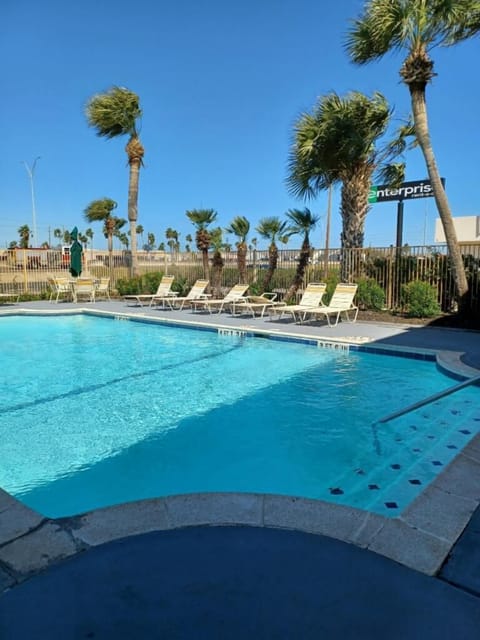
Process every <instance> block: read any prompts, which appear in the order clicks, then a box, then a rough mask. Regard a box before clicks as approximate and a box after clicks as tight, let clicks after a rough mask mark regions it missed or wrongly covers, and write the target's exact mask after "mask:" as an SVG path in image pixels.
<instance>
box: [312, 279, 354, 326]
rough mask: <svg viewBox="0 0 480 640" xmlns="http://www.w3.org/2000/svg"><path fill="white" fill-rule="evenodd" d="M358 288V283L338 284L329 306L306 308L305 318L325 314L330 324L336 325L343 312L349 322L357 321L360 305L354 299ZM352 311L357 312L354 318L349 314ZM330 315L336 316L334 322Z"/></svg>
mask: <svg viewBox="0 0 480 640" xmlns="http://www.w3.org/2000/svg"><path fill="white" fill-rule="evenodd" d="M357 288H358V285H356V284H347V283H344V282H341V283H340V284H337V286H336V288H335V291H334V292H333V296H332V299H331V300H330V303H329V304H328V306H326V307H319V308H318V309H308V310H306V311H305V313H304V319H305V318H306V317H309V316H311V317H312V318H313V319H314V318H320V317H322V316H325V318H326V320H327V322H328V326H329V327H335V326H336V325H337V324H338V321H339V320H340V317H341V315H342V313H343V314H345V319H346V321H347V322H355V321H356V319H357V315H358V307H357V306H356V305H354V304H353V299H354V297H355V294H356V293H357ZM351 311H353V312H354V313H355V315H354V318H353V320H350V316H349V312H351ZM330 316H335V322H334V323H333V324H332V321H331V320H330Z"/></svg>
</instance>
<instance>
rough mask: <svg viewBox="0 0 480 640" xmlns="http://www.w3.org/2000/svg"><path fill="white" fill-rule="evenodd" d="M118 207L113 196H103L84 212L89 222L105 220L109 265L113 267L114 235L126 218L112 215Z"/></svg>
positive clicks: (104, 227) (104, 229)
mask: <svg viewBox="0 0 480 640" xmlns="http://www.w3.org/2000/svg"><path fill="white" fill-rule="evenodd" d="M116 208H117V203H116V202H115V200H112V199H111V198H101V199H99V200H92V202H90V204H89V205H88V206H87V207H86V208H85V210H84V212H83V214H84V216H85V220H86V221H87V222H103V233H104V235H105V237H106V238H107V247H108V254H109V260H108V262H109V265H110V267H112V265H113V260H112V255H113V236H114V235H116V233H117V232H118V231H119V229H121V228H122V227H123V225H124V224H125V222H126V221H125V220H124V219H123V218H117V217H116V216H114V215H112V211H113V210H114V209H116Z"/></svg>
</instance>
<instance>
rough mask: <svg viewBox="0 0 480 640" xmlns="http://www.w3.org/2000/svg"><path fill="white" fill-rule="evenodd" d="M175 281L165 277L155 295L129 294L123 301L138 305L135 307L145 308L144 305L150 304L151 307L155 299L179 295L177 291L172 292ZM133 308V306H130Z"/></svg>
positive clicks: (170, 277) (171, 277) (172, 278)
mask: <svg viewBox="0 0 480 640" xmlns="http://www.w3.org/2000/svg"><path fill="white" fill-rule="evenodd" d="M173 281H174V276H163V278H162V279H161V280H160V284H159V285H158V289H157V291H156V292H155V293H139V294H129V295H126V296H123V299H124V300H125V301H126V302H127V304H128V302H134V303H136V305H135V306H140V307H143V305H144V303H147V302H148V304H149V306H150V307H151V306H152V303H153V300H154V299H155V298H166V297H167V296H168V297H170V296H176V295H177V293H176V292H175V291H172V284H173ZM130 306H132V305H130Z"/></svg>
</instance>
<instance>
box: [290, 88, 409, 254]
mask: <svg viewBox="0 0 480 640" xmlns="http://www.w3.org/2000/svg"><path fill="white" fill-rule="evenodd" d="M390 118H391V109H390V108H389V106H388V103H387V101H386V99H385V98H384V96H383V95H381V94H380V93H378V92H377V93H374V94H373V96H372V97H371V98H369V97H368V96H366V95H364V94H363V93H360V92H358V91H354V92H351V93H350V94H348V95H347V96H346V97H345V98H342V97H340V96H338V95H337V94H336V93H330V94H328V95H326V96H324V97H323V98H321V99H320V100H319V102H318V103H317V105H316V106H315V108H314V110H313V112H312V113H311V114H310V113H305V114H303V115H302V116H301V117H300V119H299V120H298V122H297V123H296V124H295V137H294V143H293V147H292V150H291V152H290V158H289V175H288V177H287V184H288V187H289V190H290V192H291V193H292V194H293V195H295V196H297V197H301V198H304V199H308V198H312V197H314V196H316V195H317V194H318V193H319V192H320V191H321V190H327V189H329V188H330V186H331V185H332V184H335V183H340V184H341V185H342V192H341V205H340V213H341V216H342V233H341V245H342V247H343V248H345V249H352V248H360V247H363V240H364V227H365V219H366V216H367V213H368V211H369V210H370V206H369V204H368V194H369V190H370V185H371V182H372V176H373V175H374V173H375V172H379V173H380V174H382V175H383V174H385V175H387V176H388V180H389V181H392V180H393V176H394V177H395V179H396V180H398V179H399V178H402V177H403V165H402V164H394V163H393V160H394V159H396V158H397V157H398V156H399V155H400V154H401V153H402V152H403V151H404V149H405V146H406V142H405V136H406V134H408V133H409V129H408V127H407V126H403V127H402V128H401V129H400V131H399V133H398V135H397V137H396V138H394V139H393V140H392V141H390V142H388V143H386V144H383V145H380V144H379V140H380V139H381V138H382V137H383V136H384V134H385V133H386V131H387V128H388V125H389V123H390Z"/></svg>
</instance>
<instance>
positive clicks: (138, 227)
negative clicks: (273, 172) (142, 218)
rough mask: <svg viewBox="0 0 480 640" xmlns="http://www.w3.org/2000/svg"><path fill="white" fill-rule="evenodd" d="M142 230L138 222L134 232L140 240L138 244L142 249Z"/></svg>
mask: <svg viewBox="0 0 480 640" xmlns="http://www.w3.org/2000/svg"><path fill="white" fill-rule="evenodd" d="M143 232H144V228H143V226H142V225H141V224H138V225H137V228H136V229H135V233H136V234H137V235H139V236H140V238H141V240H142V241H141V243H140V246H141V247H142V249H143ZM130 235H132V234H131V233H130Z"/></svg>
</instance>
